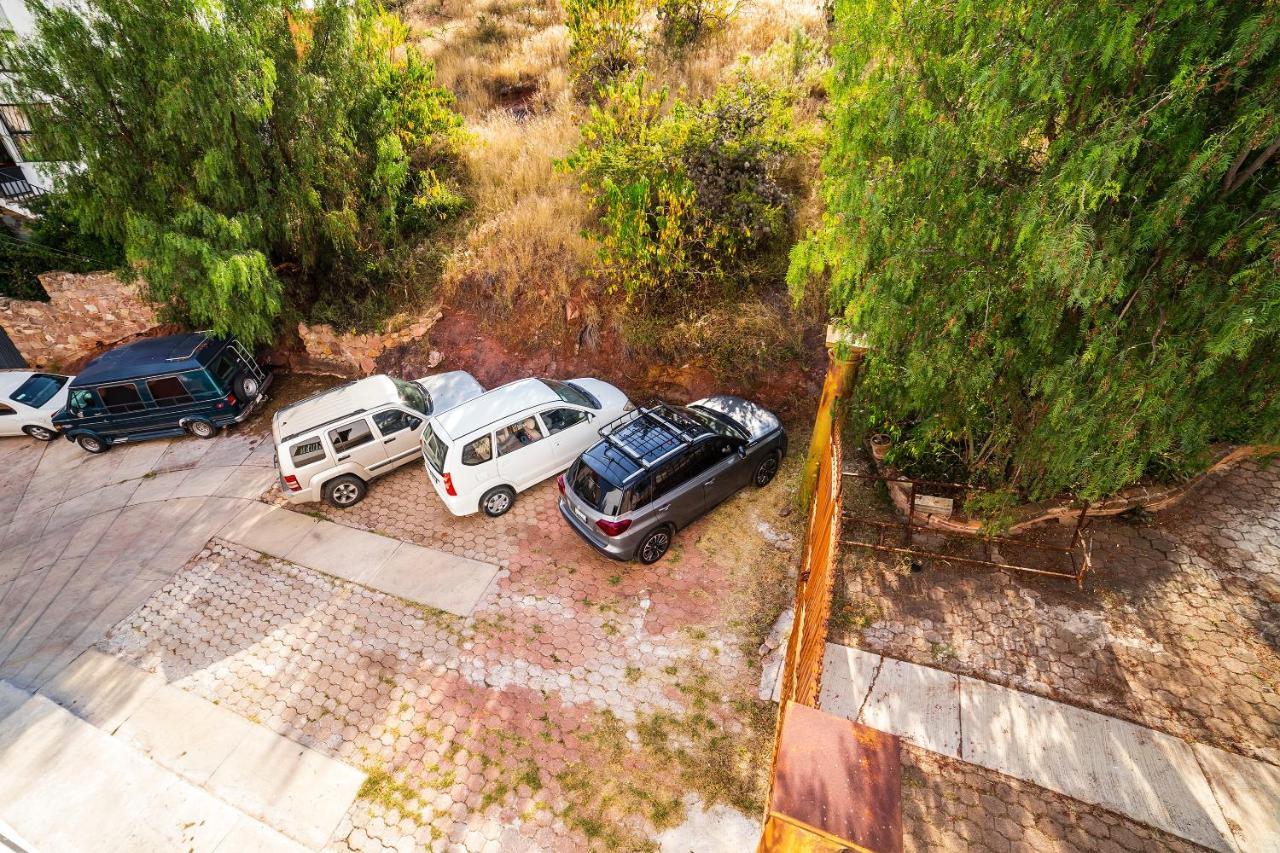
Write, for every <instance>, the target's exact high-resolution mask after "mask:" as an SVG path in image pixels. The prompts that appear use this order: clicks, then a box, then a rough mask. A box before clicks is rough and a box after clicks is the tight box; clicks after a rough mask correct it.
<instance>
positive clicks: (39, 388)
mask: <svg viewBox="0 0 1280 853" xmlns="http://www.w3.org/2000/svg"><path fill="white" fill-rule="evenodd" d="M66 384H67V377H65V376H55V375H53V374H50V373H37V374H35V375H33V376H32V377H31V378H30V379H28V380H27V381H26V382H23V383H22V384H21V385H19V386H18V390H17V391H14V392H13V394H12V395H11V398H12V399H13V401H14V402H15V403H22V404H23V405H26V406H30V407H31V408H33V409H38V408H40V407H41V406H43V405H44V404H45V403H47V402H49V401H50V400H52V399H53V395H54V394H57V393H58V391H60V390H61V389H62V386H63V385H66Z"/></svg>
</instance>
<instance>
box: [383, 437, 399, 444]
mask: <svg viewBox="0 0 1280 853" xmlns="http://www.w3.org/2000/svg"><path fill="white" fill-rule="evenodd" d="M395 440H396V437H395V436H394V435H393V436H391V438H384V439H382V443H383V444H390V443H391V442H393V441H395Z"/></svg>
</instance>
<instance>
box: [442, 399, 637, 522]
mask: <svg viewBox="0 0 1280 853" xmlns="http://www.w3.org/2000/svg"><path fill="white" fill-rule="evenodd" d="M632 408H633V406H632V405H631V403H630V402H629V401H628V400H627V395H626V394H623V393H622V392H621V391H619V390H618V389H617V388H615V387H613V386H612V385H610V384H609V383H607V382H601V381H600V380H598V379H572V380H569V381H567V382H561V381H559V380H555V379H520V380H518V381H516V382H511V383H508V384H506V385H503V386H501V387H499V388H494V389H493V390H492V391H486V392H485V393H483V394H481V395H480V396H479V397H476V398H475V399H473V400H468V401H467V402H465V403H463V404H462V405H460V406H456V407H454V408H452V409H450V410H449V411H447V412H444V413H442V414H439V415H436V416H434V417H432V418H431V419H430V420H429V421H428V422H427V426H426V428H425V429H423V431H422V455H423V458H424V460H425V464H426V469H427V476H428V477H430V478H431V483H432V485H433V486H435V490H436V494H438V495H440V499H441V500H442V501H444V505H445V506H447V507H448V508H449V511H450V512H452V513H453V514H454V515H470V514H471V513H473V512H483V513H484V514H485V515H488V516H493V517H497V516H499V515H502V514H503V513H505V512H506V511H507V510H509V509H511V505H512V504H513V503H515V498H516V493H517V492H522V491H524V490H525V489H527V488H529V487H530V486H534V485H536V484H538V483H540V482H542V481H543V480H545V479H547V478H548V477H551V476H553V475H555V474H558V473H560V472H561V471H563V470H564V469H565V468H568V467H569V466H570V465H571V464H572V463H573V461H574V460H575V459H577V458H578V456H579V455H580V454H581V453H582V451H584V450H586V449H587V448H588V447H590V446H591V445H593V444H595V443H596V442H597V441H598V440H599V439H600V436H599V435H597V434H596V430H597V429H599V427H600V426H601V425H602V424H607V423H609V421H612V420H613V419H615V418H617V417H620V416H621V415H623V414H624V413H625V412H627V411H630V410H631V409H632Z"/></svg>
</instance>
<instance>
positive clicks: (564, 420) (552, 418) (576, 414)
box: [542, 409, 587, 435]
mask: <svg viewBox="0 0 1280 853" xmlns="http://www.w3.org/2000/svg"><path fill="white" fill-rule="evenodd" d="M586 419H587V413H586V412H584V411H582V410H581V409H552V410H551V411H549V412H543V413H542V422H543V423H544V424H546V425H547V432H549V433H551V434H552V435H555V434H556V433H558V432H560V431H561V430H564V429H568V428H569V427H571V426H577V425H578V424H580V423H582V422H583V421H585V420H586Z"/></svg>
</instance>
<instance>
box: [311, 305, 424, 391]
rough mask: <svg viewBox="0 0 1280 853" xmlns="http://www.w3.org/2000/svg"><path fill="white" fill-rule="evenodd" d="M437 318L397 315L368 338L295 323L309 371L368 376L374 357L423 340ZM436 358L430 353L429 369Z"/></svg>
mask: <svg viewBox="0 0 1280 853" xmlns="http://www.w3.org/2000/svg"><path fill="white" fill-rule="evenodd" d="M441 316H442V313H441V312H440V311H438V310H437V311H435V312H428V313H427V314H424V315H422V316H419V317H412V316H405V315H401V316H397V317H393V318H391V319H390V320H388V321H387V324H386V330H385V331H382V332H370V333H368V334H356V333H353V332H341V333H340V332H337V331H335V330H334V328H333V327H332V326H330V325H327V324H323V323H321V324H317V325H314V326H308V325H307V324H306V323H299V324H298V337H299V338H300V339H301V340H302V347H303V349H304V350H305V352H306V355H307V360H308V362H310V366H311V367H314V368H323V369H326V370H336V371H338V372H339V373H343V374H351V375H356V376H368V375H369V374H371V373H373V372H374V370H375V369H376V368H375V364H374V362H375V360H376V359H377V358H378V356H380V355H382V353H384V352H386V351H387V350H389V349H391V348H392V347H397V346H400V345H401V344H407V343H409V342H411V341H416V340H418V339H419V338H421V337H423V336H424V335H426V334H427V332H429V331H431V327H432V326H434V325H435V324H436V321H437V320H439V319H440V317H441ZM436 355H437V354H436V353H432V359H431V360H432V362H434V363H433V364H431V366H432V367H434V366H435V364H437V363H439V360H440V359H439V358H437V357H436Z"/></svg>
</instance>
